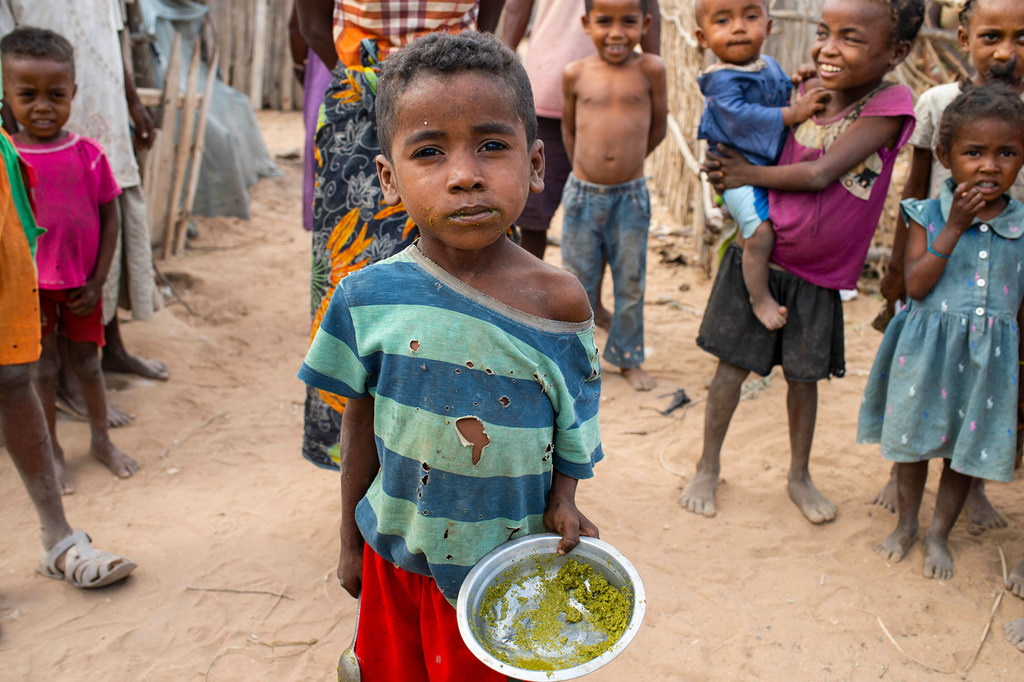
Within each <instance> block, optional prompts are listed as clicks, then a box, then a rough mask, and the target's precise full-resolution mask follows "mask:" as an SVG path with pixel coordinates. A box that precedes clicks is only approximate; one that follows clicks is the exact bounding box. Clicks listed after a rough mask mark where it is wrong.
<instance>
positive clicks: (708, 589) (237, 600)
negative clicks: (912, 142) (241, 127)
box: [0, 113, 1024, 682]
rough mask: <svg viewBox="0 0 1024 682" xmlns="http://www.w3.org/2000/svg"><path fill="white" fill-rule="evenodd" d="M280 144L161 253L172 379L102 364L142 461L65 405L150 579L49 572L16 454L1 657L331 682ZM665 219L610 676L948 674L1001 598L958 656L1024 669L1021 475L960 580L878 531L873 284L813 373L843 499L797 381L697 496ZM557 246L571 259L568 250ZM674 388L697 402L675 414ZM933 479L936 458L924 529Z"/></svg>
mask: <svg viewBox="0 0 1024 682" xmlns="http://www.w3.org/2000/svg"><path fill="white" fill-rule="evenodd" d="M260 121H261V124H262V125H263V128H264V132H265V136H266V139H267V142H268V146H269V147H270V149H271V151H272V152H273V153H278V152H283V151H286V150H288V149H294V148H296V147H298V146H299V145H300V143H301V119H300V117H299V116H298V115H291V114H287V115H285V114H272V113H264V114H261V115H260ZM280 165H281V168H282V170H283V171H284V173H285V175H284V177H282V178H278V179H270V180H263V181H261V182H260V183H259V184H257V185H256V186H255V187H254V188H253V190H252V198H253V206H252V209H253V210H252V214H253V219H252V220H251V221H249V222H243V221H239V220H234V219H210V220H203V221H202V222H201V224H200V230H201V237H200V239H199V240H198V241H196V242H195V243H194V245H193V246H194V248H193V249H192V250H190V251H189V252H188V253H187V254H186V255H185V256H184V257H182V258H177V259H172V260H170V261H164V262H162V263H160V269H161V270H162V271H163V273H164V274H165V275H166V276H167V277H168V278H169V279H170V280H171V281H173V282H174V285H175V288H176V289H177V290H178V291H179V293H180V295H181V299H182V300H183V301H184V303H181V302H172V303H171V305H169V307H167V308H166V309H164V310H162V311H160V312H159V313H158V314H157V316H156V318H155V319H154V320H153V321H151V322H148V323H134V322H132V323H127V324H124V325H123V329H124V334H125V336H126V338H127V340H128V342H129V347H130V348H132V349H134V350H135V351H137V352H141V353H142V354H144V355H147V356H149V357H155V358H161V359H163V360H165V361H166V362H167V364H168V365H169V366H170V368H171V380H170V381H169V382H167V383H166V384H161V383H158V382H151V381H144V380H140V379H138V378H134V377H126V376H123V375H109V376H108V383H109V387H110V389H111V394H110V400H111V402H112V403H114V404H116V405H119V406H121V407H123V408H126V409H127V410H129V411H130V412H132V413H133V414H134V415H135V421H134V422H133V423H132V424H131V425H130V426H128V427H126V428H122V429H119V430H117V431H115V432H114V437H115V442H116V443H117V444H118V445H119V446H120V447H121V448H123V449H124V450H125V451H126V452H129V453H131V454H133V455H134V456H136V457H137V458H138V459H139V460H140V461H141V463H142V470H141V471H140V472H139V473H138V474H136V475H135V476H134V477H133V478H131V479H130V480H126V481H120V480H117V479H115V478H114V477H113V476H112V475H110V474H109V473H108V472H107V471H106V470H105V469H104V468H103V467H102V466H101V465H99V464H98V463H97V462H95V461H93V460H91V459H90V458H89V457H88V455H87V454H86V449H87V445H88V435H87V427H86V426H85V425H84V424H81V423H76V422H72V421H69V420H63V421H62V422H61V424H60V426H59V430H60V437H61V441H62V442H63V444H64V446H65V450H66V452H67V453H68V458H69V464H70V469H71V472H72V475H73V476H74V479H75V484H76V488H77V491H76V492H75V494H74V495H72V496H70V497H66V498H65V505H66V509H67V514H68V517H69V519H70V520H71V523H72V525H73V526H74V527H80V528H84V529H87V530H88V532H89V533H91V534H92V536H93V538H94V540H95V542H96V544H97V546H99V547H102V548H109V549H111V550H117V551H121V552H124V553H126V554H129V555H130V556H131V557H132V558H134V559H135V561H136V562H138V564H139V568H138V570H137V571H136V572H135V573H134V575H133V576H132V577H131V578H130V579H129V580H127V581H126V582H124V583H122V584H121V585H118V586H115V587H112V588H107V589H104V590H100V591H97V592H80V591H77V590H75V589H73V588H71V587H70V586H68V585H65V584H61V583H57V582H54V581H51V580H46V579H44V578H42V577H40V576H39V575H36V574H35V573H34V571H33V567H34V566H35V564H36V562H37V560H38V554H39V540H38V535H37V529H36V517H35V515H34V513H33V511H32V508H31V505H30V503H29V501H28V498H27V496H26V494H25V491H24V489H23V487H22V485H21V482H20V480H19V478H18V476H17V473H16V472H15V470H14V468H13V466H12V464H11V461H10V459H9V457H8V456H7V454H6V452H5V451H4V452H2V453H0V499H3V500H4V502H3V503H2V504H0V527H2V528H3V529H4V536H5V542H4V551H3V553H2V554H0V661H2V664H0V678H2V679H10V680H20V679H31V680H50V679H58V678H59V679H61V680H86V679H90V680H91V679H103V680H143V679H145V680H199V679H209V680H330V679H333V676H334V669H335V665H336V662H337V659H338V655H339V653H340V652H341V651H342V649H344V648H345V647H346V646H347V644H348V641H349V639H350V638H351V633H352V628H353V622H354V616H355V602H354V601H353V600H352V599H350V598H349V597H348V596H347V594H345V593H344V592H343V591H342V590H341V589H340V587H338V585H337V581H336V580H335V579H334V577H333V571H334V567H333V564H334V562H335V557H336V553H337V539H336V538H337V526H338V483H337V476H336V475H333V474H331V473H329V472H326V471H323V470H320V469H317V468H315V467H313V466H312V465H310V464H307V463H306V462H305V461H304V460H302V459H301V457H300V455H299V443H300V434H301V428H302V399H303V388H302V385H301V384H300V383H299V381H298V380H297V379H296V378H295V372H296V370H297V369H298V366H299V363H300V361H301V359H302V356H303V353H304V351H305V348H306V344H307V341H308V332H307V327H308V300H309V299H308V293H307V279H308V274H309V273H308V269H309V254H308V241H309V240H308V236H307V234H306V233H305V232H303V231H302V229H301V226H300V220H299V204H300V196H301V190H300V178H301V168H300V166H299V164H298V162H295V161H291V162H289V161H281V163H280ZM654 232H655V234H656V235H661V236H662V238H659V237H658V236H655V237H653V238H652V240H651V258H650V267H649V275H648V306H647V308H646V314H647V330H648V339H647V342H648V345H649V348H650V359H649V361H648V363H647V367H648V369H649V370H650V371H651V372H652V373H653V374H654V375H655V376H656V377H657V379H658V381H659V386H658V388H657V389H656V390H654V391H653V392H651V393H648V394H637V393H634V392H633V391H631V390H630V389H629V388H628V387H627V385H626V383H625V381H624V380H623V379H622V378H621V377H620V376H619V375H618V374H617V373H616V372H614V371H609V370H608V369H607V368H606V374H605V381H604V395H603V398H602V407H601V427H602V434H603V438H604V445H605V451H606V453H607V457H606V459H605V460H604V462H603V463H602V464H601V465H600V466H599V467H598V469H597V476H596V477H595V478H594V479H593V480H590V481H586V482H584V483H582V484H581V485H580V489H579V495H578V502H579V504H580V506H581V508H582V509H583V510H584V511H585V512H586V513H588V514H589V515H590V517H591V518H592V519H593V520H594V521H595V522H596V523H597V524H598V526H599V527H600V529H601V533H602V537H603V538H604V539H606V540H608V541H609V542H611V543H612V544H614V545H615V546H617V547H618V548H619V549H621V550H622V551H623V552H624V553H625V554H626V555H627V556H628V557H630V558H631V560H632V561H633V562H634V563H635V564H636V566H637V568H638V569H639V571H640V573H641V575H642V576H643V579H644V583H645V585H646V588H647V595H648V600H649V603H648V611H647V617H646V620H645V622H644V626H643V628H642V630H641V632H640V633H639V635H638V636H637V638H636V639H635V640H634V642H633V643H632V645H631V646H630V647H629V648H628V649H627V650H626V651H625V652H624V653H623V654H622V655H621V656H620V657H619V658H617V659H616V660H615V661H613V662H612V663H611V664H609V665H608V666H607V667H605V668H604V669H602V670H600V671H598V672H596V673H594V674H593V675H592V676H591V678H592V679H594V680H595V681H597V680H607V681H612V680H614V681H616V682H620V681H621V680H705V679H797V680H819V679H821V680H875V679H894V680H916V679H942V678H943V677H944V675H943V674H942V673H941V672H936V671H935V670H930V669H929V667H931V668H934V669H939V670H941V671H950V673H958V672H959V671H962V670H963V669H964V668H965V667H966V666H967V665H968V664H969V663H970V662H971V661H972V657H973V656H974V655H975V653H976V652H978V651H979V642H981V641H982V636H983V632H984V631H985V628H986V625H987V624H988V623H989V622H990V618H992V622H993V627H992V631H991V632H990V633H989V634H988V636H987V638H986V639H985V640H984V643H983V645H982V646H981V648H980V653H978V654H977V659H976V661H974V663H973V666H972V667H971V669H970V671H969V672H968V673H967V674H966V675H965V677H966V679H969V680H993V679H1019V678H1020V674H1021V673H1020V669H1021V666H1022V663H1024V658H1022V657H1024V654H1021V653H1019V652H1017V651H1016V649H1014V648H1013V647H1011V646H1010V645H1009V644H1008V643H1007V642H1006V641H1005V639H1004V637H1003V633H1002V625H1003V623H1004V622H1006V621H1007V620H1009V619H1012V618H1019V617H1021V616H1024V603H1022V602H1021V601H1019V600H1018V599H1016V598H1015V597H1013V596H1012V595H1006V597H1005V598H1004V599H1003V600H1002V603H1001V604H1000V606H999V608H998V610H996V612H995V614H994V618H993V617H992V609H993V604H994V603H995V601H996V598H997V596H998V595H999V594H1000V593H1001V591H1002V577H1001V576H1002V569H1001V566H1000V547H1002V551H1003V552H1005V556H1006V561H1007V562H1008V565H1009V567H1010V568H1012V567H1013V565H1014V564H1015V563H1016V562H1017V560H1019V559H1020V557H1021V555H1022V553H1024V541H1022V539H1021V536H1022V533H1021V527H1022V526H1024V500H1022V498H1021V495H1020V486H1021V483H1020V482H1018V483H1014V484H1010V485H992V486H990V493H991V496H992V498H993V500H994V501H995V503H996V505H997V507H998V508H999V509H1000V510H1002V512H1003V513H1004V514H1005V515H1006V516H1007V518H1008V519H1009V521H1010V526H1009V528H1006V529H1004V530H998V531H989V532H987V533H985V534H984V535H982V536H980V537H975V536H971V535H969V534H968V533H967V529H966V523H965V521H963V520H961V522H960V524H958V525H957V527H956V528H955V529H954V531H953V535H952V540H951V543H952V551H953V553H954V556H955V559H956V562H957V563H956V566H957V573H956V576H955V578H954V579H953V580H950V581H948V582H939V581H934V580H926V579H925V578H923V577H922V575H921V569H922V550H921V546H920V544H918V545H917V546H915V548H914V549H913V550H912V551H911V553H910V555H909V557H908V558H907V559H906V560H905V561H904V562H902V563H899V564H890V563H887V562H886V561H884V560H882V559H881V558H879V557H877V556H876V555H875V554H874V553H873V551H872V548H873V547H874V545H875V544H876V543H877V542H878V541H879V540H881V539H882V538H884V537H885V536H886V535H887V534H888V533H889V532H890V531H891V530H892V528H893V525H894V522H895V520H894V517H893V516H892V515H891V514H889V513H888V512H886V511H884V510H881V509H880V508H878V507H874V506H872V505H871V504H869V500H870V499H871V498H872V497H873V496H874V494H875V493H876V492H877V490H878V488H879V487H880V486H881V484H882V483H883V482H884V480H885V479H886V476H887V473H888V466H887V464H885V463H884V462H883V461H882V460H881V458H880V457H879V454H878V451H877V448H875V447H869V446H861V445H857V444H855V443H854V432H855V427H856V417H857V407H858V404H859V402H860V395H861V391H862V389H863V385H864V381H865V377H866V374H867V371H868V369H869V367H870V363H871V360H872V358H873V355H874V352H875V349H876V347H877V345H878V342H879V339H880V335H879V334H878V332H876V331H874V330H873V329H871V327H870V326H869V323H870V321H871V319H872V318H873V317H874V314H875V313H876V312H877V310H878V303H877V301H875V300H873V299H871V297H869V296H865V295H862V296H861V297H860V298H859V299H857V300H855V301H853V302H851V303H848V304H847V308H846V313H847V322H846V339H847V359H848V370H849V375H848V376H847V378H845V379H842V380H835V381H832V382H828V383H824V384H822V386H821V392H820V395H821V400H820V410H819V418H818V432H817V437H816V440H815V444H814V455H813V460H812V471H813V473H814V476H815V481H816V482H817V484H818V486H819V487H820V488H821V489H822V490H823V491H824V492H825V493H826V494H827V495H828V496H829V497H830V498H831V499H832V500H833V501H834V502H836V503H837V504H838V506H839V515H838V518H837V519H836V520H835V521H834V522H833V523H830V524H827V525H824V526H813V525H811V524H810V523H808V522H807V521H805V520H804V519H803V517H802V516H801V515H800V513H799V512H798V511H797V509H796V508H795V507H794V506H793V505H792V504H791V503H790V501H789V499H788V498H787V496H786V493H785V477H786V467H787V463H788V441H787V438H788V435H787V428H786V423H785V418H784V414H785V383H784V381H783V380H782V379H781V377H780V376H779V375H773V376H772V377H771V378H770V380H769V381H768V383H767V385H765V386H763V387H762V388H763V390H761V391H760V392H759V393H757V394H756V396H755V397H754V399H751V400H745V401H743V402H742V403H741V404H740V407H739V409H738V411H737V413H736V417H735V420H734V423H733V427H732V430H731V432H730V433H729V436H728V438H727V439H726V443H725V449H724V452H723V466H724V470H723V476H724V479H725V482H724V484H723V485H722V486H721V488H720V490H719V495H718V509H719V513H718V516H717V517H716V518H713V519H706V518H701V517H697V516H694V515H692V514H690V513H688V512H686V511H685V510H684V509H682V508H681V507H680V506H679V505H678V503H677V498H678V495H679V492H680V490H681V488H682V485H683V484H684V483H685V481H686V480H687V477H688V476H689V475H690V474H691V473H692V471H693V467H694V464H695V462H696V460H697V457H698V454H699V443H700V438H701V432H702V421H703V416H704V405H703V399H704V397H705V395H706V382H707V380H708V378H709V376H710V375H711V372H712V370H713V368H714V361H713V359H712V358H711V357H710V356H708V355H706V354H705V353H703V352H702V351H700V350H699V349H698V348H697V347H696V346H695V344H694V337H695V336H696V332H697V327H698V324H699V322H700V315H701V311H702V309H703V306H704V304H705V301H706V299H707V295H708V291H709V286H710V285H709V282H707V281H706V280H705V279H704V277H703V275H702V274H701V273H700V272H699V271H698V270H697V269H695V268H693V267H686V266H680V265H677V264H676V265H669V264H664V263H662V262H661V258H659V255H658V252H659V250H660V249H661V248H662V246H663V245H664V244H669V243H675V242H678V241H679V240H680V239H681V237H679V236H678V235H679V234H680V230H678V229H677V228H675V227H674V226H672V225H671V224H670V223H668V222H667V221H666V220H664V219H662V220H660V221H656V224H655V228H654ZM549 253H550V255H549V258H550V259H551V260H552V261H553V262H558V259H559V253H558V249H557V248H555V249H550V250H549ZM186 304H187V307H186ZM678 388H684V389H685V390H686V391H687V393H688V394H689V395H690V396H691V397H692V398H693V399H694V405H692V406H691V407H690V408H688V410H686V411H682V410H680V411H676V412H674V413H673V414H672V415H670V416H663V415H662V414H661V413H660V410H661V409H662V408H664V407H665V406H666V405H667V404H668V401H669V397H668V394H670V393H671V392H672V391H675V390H676V389H678ZM936 479H937V476H936V475H935V471H934V470H933V476H932V478H931V480H930V481H929V485H928V490H927V493H926V496H925V502H924V510H923V514H922V522H923V524H927V523H928V522H929V521H930V519H931V509H932V506H933V504H934V495H935V487H936ZM886 628H887V631H888V633H891V637H892V640H890V638H889V637H888V636H887V634H886V630H885V629H886ZM893 640H894V641H893ZM894 642H895V643H894ZM897 644H898V646H899V647H901V648H902V651H901V650H900V649H898V648H897ZM915 658H916V659H919V661H918V662H915V661H914V660H913V659H915ZM949 677H953V675H952V674H950V675H949Z"/></svg>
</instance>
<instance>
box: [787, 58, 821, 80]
mask: <svg viewBox="0 0 1024 682" xmlns="http://www.w3.org/2000/svg"><path fill="white" fill-rule="evenodd" d="M817 77H818V69H817V68H815V66H814V64H813V62H804V63H803V64H801V65H800V66H798V67H796V73H794V74H793V75H792V76H790V77H789V80H791V81H793V85H800V84H801V83H803V82H804V81H809V80H811V79H812V78H817Z"/></svg>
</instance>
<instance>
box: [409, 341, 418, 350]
mask: <svg viewBox="0 0 1024 682" xmlns="http://www.w3.org/2000/svg"><path fill="white" fill-rule="evenodd" d="M409 349H410V350H411V351H412V352H413V353H415V352H416V351H418V350H419V349H420V342H419V341H417V340H416V339H413V340H412V341H410V342H409Z"/></svg>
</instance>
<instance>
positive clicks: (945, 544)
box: [924, 533, 953, 580]
mask: <svg viewBox="0 0 1024 682" xmlns="http://www.w3.org/2000/svg"><path fill="white" fill-rule="evenodd" d="M924 577H925V578H935V579H937V580H949V579H950V578H952V577H953V556H952V555H951V554H950V553H949V538H946V537H941V536H938V535H933V534H932V533H927V534H926V535H925V539H924Z"/></svg>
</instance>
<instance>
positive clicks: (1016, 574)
mask: <svg viewBox="0 0 1024 682" xmlns="http://www.w3.org/2000/svg"><path fill="white" fill-rule="evenodd" d="M1008 580H1009V582H1010V584H1009V585H1007V586H1006V587H1007V589H1009V590H1010V592H1013V595H1014V596H1015V597H1020V598H1021V599H1024V559H1021V560H1020V563H1019V564H1017V566H1016V567H1014V569H1013V570H1012V571H1010V577H1009V578H1008Z"/></svg>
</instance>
